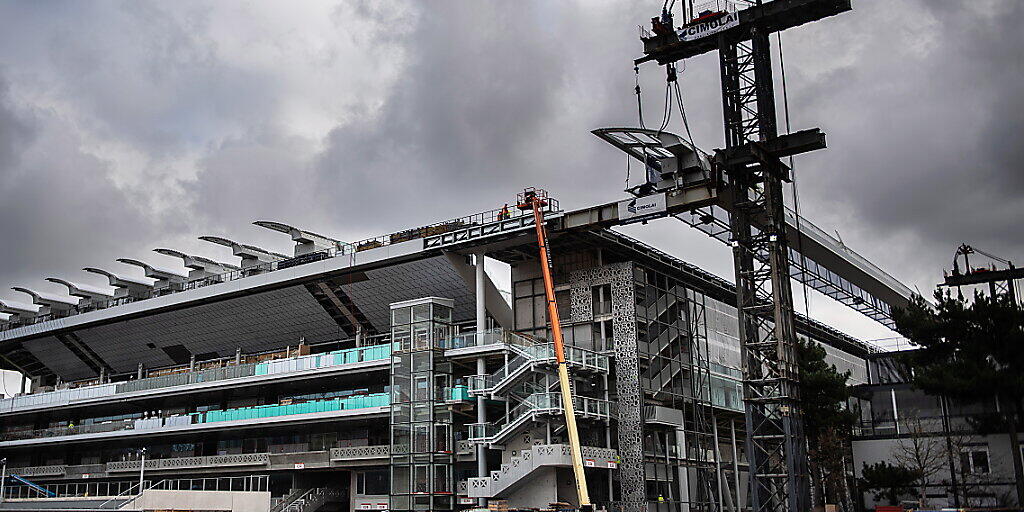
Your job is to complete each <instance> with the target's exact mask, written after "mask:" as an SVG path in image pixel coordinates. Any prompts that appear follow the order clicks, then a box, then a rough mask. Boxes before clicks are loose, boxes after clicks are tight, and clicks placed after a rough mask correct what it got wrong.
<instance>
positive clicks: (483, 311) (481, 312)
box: [475, 252, 487, 507]
mask: <svg viewBox="0 0 1024 512" xmlns="http://www.w3.org/2000/svg"><path fill="white" fill-rule="evenodd" d="M475 259H476V279H475V281H476V282H475V284H476V287H475V288H476V293H475V299H476V336H477V338H476V340H477V345H480V344H482V343H483V341H484V331H486V330H487V303H486V300H485V298H484V282H485V280H486V278H487V276H486V274H485V273H484V259H485V257H484V253H483V252H478V253H476V258H475ZM476 373H477V375H484V374H485V373H487V360H486V359H485V358H483V357H480V358H478V359H477V360H476ZM476 422H477V423H487V404H486V403H485V401H484V397H483V395H480V396H477V397H476ZM476 474H477V476H478V477H486V476H487V446H486V445H484V444H478V445H477V446H476ZM477 504H478V505H480V506H481V507H483V506H486V505H487V499H486V498H480V499H479V500H478V502H477Z"/></svg>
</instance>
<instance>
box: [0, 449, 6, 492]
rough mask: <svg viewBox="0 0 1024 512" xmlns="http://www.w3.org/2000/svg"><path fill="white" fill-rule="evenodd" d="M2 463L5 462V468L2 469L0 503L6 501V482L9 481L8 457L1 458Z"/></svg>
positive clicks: (0, 462) (0, 472) (0, 475)
mask: <svg viewBox="0 0 1024 512" xmlns="http://www.w3.org/2000/svg"><path fill="white" fill-rule="evenodd" d="M0 464H3V466H4V469H3V471H0V503H3V501H4V491H5V490H6V489H4V484H6V483H7V457H4V458H2V459H0Z"/></svg>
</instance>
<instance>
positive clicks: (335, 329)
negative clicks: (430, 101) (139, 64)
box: [0, 201, 876, 510]
mask: <svg viewBox="0 0 1024 512" xmlns="http://www.w3.org/2000/svg"><path fill="white" fill-rule="evenodd" d="M548 208H549V211H548V212H547V214H548V218H549V219H552V220H551V221H550V223H549V228H551V235H552V236H551V247H552V253H553V256H552V257H553V260H552V263H553V268H554V277H555V282H556V287H555V289H556V296H557V297H558V304H559V307H560V308H561V309H562V310H563V312H562V313H561V314H560V316H562V317H563V323H564V325H565V327H564V329H565V341H566V344H567V346H568V350H567V363H568V364H569V368H570V370H571V372H572V377H573V382H574V388H575V391H576V392H575V396H576V400H577V401H578V403H577V404H576V408H577V410H578V411H579V412H578V414H577V417H578V419H579V422H580V423H579V425H580V432H581V440H582V444H583V456H584V458H585V460H586V463H587V469H586V471H587V472H588V482H589V484H590V485H589V487H590V489H589V491H590V494H591V497H592V498H593V500H594V501H595V502H596V503H598V504H599V505H600V506H605V507H611V508H614V507H620V508H622V507H625V505H626V504H628V503H630V500H639V501H638V502H644V503H650V504H657V503H659V499H661V500H664V501H663V503H669V504H671V506H672V507H680V506H683V505H684V504H686V505H687V506H689V507H691V510H692V509H694V508H699V507H707V506H709V504H710V503H718V504H722V505H727V504H729V503H731V504H732V506H737V507H739V506H742V505H743V503H744V500H745V499H746V494H747V491H746V489H745V481H746V477H745V475H746V467H745V461H744V459H743V457H742V446H740V445H736V444H735V443H734V441H733V440H734V439H742V436H743V432H744V424H743V421H742V402H741V397H742V391H741V384H740V371H739V370H738V368H739V367H740V362H739V345H738V341H737V339H736V337H735V329H736V325H735V322H736V320H735V308H734V307H733V306H732V305H731V304H732V303H733V302H734V300H735V296H734V294H735V290H734V288H733V286H732V284H731V283H729V282H727V281H726V280H723V279H721V278H718V277H715V276H713V275H711V274H709V273H707V272H704V271H702V270H701V269H699V268H697V267H695V266H693V265H690V264H688V263H685V262H684V261H682V260H680V259H679V258H676V257H673V256H671V255H669V254H666V253H664V252H662V251H659V250H657V249H655V248H653V247H650V246H648V245H646V244H643V243H641V242H639V241H637V240H634V239H631V238H629V237H627V236H624V235H622V234H621V233H617V232H615V231H612V230H609V229H606V228H604V227H602V226H601V225H599V224H597V225H595V224H589V225H586V227H585V228H582V227H579V226H580V225H579V224H577V220H578V219H580V218H582V215H583V212H585V211H588V210H578V211H575V212H565V211H563V210H561V208H560V207H559V206H558V204H557V202H555V201H552V204H551V205H550V206H549V207H548ZM589 211H593V210H589ZM607 219H608V217H607V216H606V217H603V218H599V219H598V220H599V221H600V222H605V221H606V220H607ZM533 230H534V226H533V220H532V216H530V215H523V214H522V213H521V212H519V211H503V210H501V209H498V210H492V211H488V212H483V213H480V214H476V215H471V216H467V217H463V218H460V219H453V220H449V221H444V222H439V223H436V224H431V225H428V226H422V227H418V228H412V229H407V230H403V231H400V232H397V233H393V234H390V235H386V236H382V237H376V238H373V239H369V240H364V241H361V242H357V243H341V242H336V243H335V244H334V245H331V246H328V247H326V248H323V249H320V250H319V251H313V252H302V253H301V254H298V255H297V256H294V257H292V258H285V257H283V256H282V255H273V254H272V253H270V252H269V251H265V252H260V251H262V250H259V249H257V248H253V247H251V246H249V247H245V246H242V245H241V244H236V243H234V242H232V243H231V244H232V245H231V247H232V252H233V253H236V252H244V251H250V252H246V254H252V255H253V256H254V257H257V258H264V260H266V261H262V260H261V261H260V262H259V263H254V265H256V266H259V267H260V268H261V271H260V272H258V273H246V272H245V271H246V269H247V268H250V267H247V266H246V264H244V263H243V266H241V267H235V266H233V265H229V264H221V263H218V262H217V261H215V260H210V259H206V258H200V257H195V256H190V255H186V254H184V253H181V252H178V251H169V250H161V251H159V252H161V253H162V254H166V255H171V256H174V257H178V258H182V260H183V262H184V263H185V264H186V266H188V268H190V269H191V271H190V275H189V276H188V277H187V278H186V277H184V276H181V275H178V274H176V273H173V272H169V271H163V270H159V269H157V268H155V267H152V266H151V265H149V264H147V263H143V262H141V261H137V260H120V261H122V262H123V263H127V264H129V265H133V266H136V267H140V268H142V270H143V271H144V273H145V274H146V276H147V277H148V278H150V279H156V281H155V282H154V285H153V287H152V288H146V289H144V291H146V290H148V294H142V295H140V296H132V295H127V296H125V298H124V299H123V300H121V301H120V302H117V301H109V300H108V301H106V302H103V300H102V299H103V297H101V296H99V295H97V296H91V297H89V300H91V301H94V303H95V304H103V305H105V307H97V308H96V309H88V308H85V307H83V306H82V305H81V304H71V302H70V301H71V300H72V299H67V300H65V302H66V303H68V305H69V307H70V309H69V311H68V313H69V314H68V315H66V316H62V317H55V316H53V315H52V313H51V312H45V311H43V308H44V307H45V306H41V305H37V306H27V305H22V306H20V307H19V306H18V305H13V304H6V303H4V304H3V305H2V306H0V308H2V309H0V311H3V312H4V313H8V314H11V315H12V316H11V320H12V321H11V323H9V324H8V326H6V328H5V330H4V331H2V332H0V354H2V356H0V357H2V359H0V361H2V362H3V364H4V365H5V367H6V368H11V369H18V370H20V371H22V372H24V373H25V374H26V375H28V376H30V378H31V382H32V385H31V389H29V390H26V393H25V394H23V395H20V396H16V397H12V398H7V399H4V400H0V449H2V450H3V451H4V454H5V456H7V457H8V459H9V465H10V468H11V472H13V473H14V474H16V475H19V477H20V478H23V479H25V480H26V481H28V482H30V483H31V484H32V485H35V486H39V487H40V488H42V489H44V490H46V491H47V492H52V493H54V495H55V496H53V497H49V496H48V495H47V496H44V495H43V494H40V491H38V490H36V489H35V488H34V487H32V486H31V485H28V484H19V485H12V486H8V488H7V489H6V490H5V492H6V493H7V497H8V498H9V500H8V501H10V499H14V500H22V501H15V503H28V502H37V501H39V500H55V499H57V498H61V499H72V498H76V497H75V496H72V494H75V493H76V492H78V494H81V490H82V489H88V492H90V493H92V494H93V495H95V494H96V493H99V494H118V493H121V492H124V493H126V494H127V495H129V496H135V494H137V495H138V496H135V497H133V498H132V499H134V500H143V499H155V498H153V496H156V495H157V494H156V493H154V492H153V491H156V490H159V489H162V488H167V486H178V485H180V482H181V481H184V480H186V479H189V481H194V480H195V479H197V478H206V479H224V478H229V477H230V478H248V479H249V480H246V481H248V482H251V483H252V482H254V483H252V485H250V487H249V488H251V489H255V490H253V491H244V492H255V493H263V494H260V496H264V495H265V496H266V500H267V502H268V503H269V502H271V500H273V501H275V502H277V501H279V502H282V503H286V502H290V501H294V500H297V495H305V496H309V497H313V496H317V497H318V498H316V499H317V500H322V502H330V501H337V502H341V503H342V505H343V506H344V507H348V509H351V510H358V509H365V508H366V507H371V508H377V507H381V506H383V507H388V508H389V509H391V510H412V509H422V508H423V507H428V508H430V509H432V510H445V509H461V508H468V507H472V506H477V505H478V504H479V503H480V502H481V501H483V502H484V503H486V502H487V501H489V500H508V502H509V503H510V505H515V506H532V507H545V506H547V504H548V503H550V502H555V501H569V502H572V500H574V499H575V498H574V497H573V496H574V495H573V494H572V493H571V492H566V489H564V488H562V487H561V486H559V485H556V482H557V481H559V479H563V478H569V477H571V471H570V468H569V467H570V461H571V460H570V458H569V455H568V445H566V444H565V443H566V442H567V441H566V437H565V433H564V428H565V426H564V421H563V420H562V418H561V417H560V414H561V413H560V411H561V406H560V402H559V400H560V399H559V397H558V394H557V393H555V392H554V391H555V389H554V388H553V386H554V383H555V382H556V379H555V373H554V369H555V367H554V366H553V362H554V357H553V353H552V352H551V345H550V343H549V342H548V341H547V340H548V339H549V333H548V327H547V322H546V317H545V314H544V298H543V290H542V287H541V286H540V284H539V278H540V272H539V267H538V262H537V260H536V252H535V251H536V249H535V248H536V239H535V238H534V235H533ZM295 232H296V233H299V234H298V235H296V236H293V238H296V241H297V242H299V243H300V244H306V243H310V242H306V241H305V240H310V239H312V236H310V235H309V234H302V233H301V232H299V231H298V230H295ZM289 233H291V231H290V232H289ZM300 239H301V240H300ZM218 240H221V239H218ZM223 240H225V241H226V239H223ZM318 240H320V242H317V243H321V242H323V240H327V237H321V238H318ZM218 243H219V242H218ZM220 245H226V243H222V244H220ZM236 245H237V246H238V247H240V248H241V249H242V251H236V247H235V246H236ZM307 248H308V246H307ZM298 249H299V247H297V252H300V251H299V250H298ZM257 253H259V255H257ZM484 259H494V260H497V261H500V262H503V263H504V264H506V265H507V266H508V267H507V268H509V272H510V275H509V279H510V281H511V283H512V290H511V300H510V301H507V300H506V299H505V298H504V297H503V296H502V294H501V292H500V291H499V290H498V288H497V287H496V286H495V285H494V283H493V282H491V280H490V278H489V277H488V275H487V273H485V272H484V271H483V266H482V262H483V261H484ZM215 270H217V271H220V272H215ZM111 276H113V274H111ZM115 277H116V276H115ZM115 277H111V281H110V282H111V284H112V285H114V286H118V284H120V285H123V286H128V284H129V282H130V280H129V279H124V280H123V281H121V280H118V281H115ZM122 278H123V276H122ZM118 279H121V278H118ZM131 279H135V280H139V281H141V280H142V278H141V277H139V278H131ZM478 284H479V286H478ZM172 285H177V286H176V287H172ZM66 286H67V285H66ZM68 288H69V292H71V291H74V290H73V289H72V288H71V287H68ZM78 289H79V290H82V289H81V287H78ZM161 290H163V291H161ZM51 299H52V298H51ZM75 299H76V300H77V299H83V300H84V298H82V297H79V296H76V297H75ZM40 300H43V298H42V296H40ZM71 306H74V307H71ZM424 308H425V309H424ZM36 313H40V314H42V315H46V316H45V317H38V316H36V317H34V316H33V315H34V314H36ZM797 328H798V330H799V332H800V335H801V336H802V337H806V338H810V339H814V340H817V341H819V342H821V343H823V344H824V345H825V346H826V349H827V351H828V357H829V359H830V361H832V362H834V363H836V364H838V365H839V366H840V367H841V368H844V369H850V370H851V371H852V372H853V375H854V378H855V379H858V381H859V382H866V381H867V373H866V372H867V370H866V365H865V363H864V357H866V356H868V355H869V354H871V353H874V352H875V351H876V349H874V347H872V346H871V345H869V344H866V343H864V342H861V341H860V340H857V339H855V338H852V337H850V336H847V335H844V334H842V333H841V332H839V331H837V330H835V329H832V328H830V327H828V326H826V325H823V324H821V323H819V322H816V321H813V320H810V319H807V318H803V317H800V318H798V321H797ZM426 354H430V361H432V362H431V363H430V364H431V365H433V366H432V367H431V368H433V369H432V370H430V372H432V373H431V374H430V378H429V379H426V380H424V381H423V382H425V383H432V384H429V385H427V387H426V388H425V389H431V390H432V391H430V392H429V393H430V394H429V395H419V394H418V393H420V392H421V391H417V390H418V389H421V388H420V387H419V386H420V385H419V384H417V382H418V380H417V379H419V378H420V376H421V374H420V373H419V372H420V370H416V368H419V366H416V365H419V364H421V363H419V362H417V361H421V359H420V358H421V357H425V355H426ZM410 365H411V366H410ZM418 397H426V398H418ZM422 404H429V407H425V406H423V407H421V406H422ZM415 411H421V412H415ZM426 411H432V412H430V413H429V415H428V416H421V414H427V412H426ZM383 425H387V427H388V428H386V429H385V428H383V427H382V426H383ZM737 436H738V437H737ZM740 444H742V443H740ZM713 446H719V447H722V448H723V449H727V450H730V451H732V450H736V453H737V454H738V457H737V458H735V459H734V460H733V461H732V462H729V463H727V464H721V467H720V470H721V471H720V472H719V473H717V474H716V473H715V472H709V471H707V468H708V467H709V466H708V463H709V460H708V459H707V458H706V454H708V453H710V452H709V451H708V450H710V447H713ZM42 447H46V448H47V449H46V450H39V448H42ZM143 448H145V450H146V451H145V453H146V462H145V467H146V470H145V475H146V477H149V479H148V480H147V481H146V483H145V484H144V486H143V487H144V488H143V491H142V492H141V493H140V492H138V491H139V490H138V488H137V487H136V488H135V490H134V491H130V490H126V489H128V488H129V487H131V486H132V485H134V484H133V483H132V482H133V481H134V482H135V483H136V484H137V480H138V477H139V470H140V467H141V455H140V454H141V453H142V452H141V451H140V450H142V449H143ZM698 454H704V455H698ZM423 461H429V462H423ZM424 471H426V473H423V472H424ZM208 481H211V482H212V481H214V480H208ZM211 485H212V484H211ZM76 489H77V490H78V491H75V490H76ZM293 491H294V492H293ZM190 492H191V491H190ZM195 492H205V491H195ZM133 493H135V494H133ZM112 497H113V496H108V497H105V498H103V499H104V500H106V499H110V498H112ZM76 499H81V496H78V497H77V498H76ZM122 499H123V496H122ZM260 499H263V498H260ZM26 506H27V505H26ZM666 506H667V505H666ZM4 507H5V508H10V507H11V504H10V503H8V504H6V505H5V506H4Z"/></svg>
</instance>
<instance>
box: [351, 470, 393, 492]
mask: <svg viewBox="0 0 1024 512" xmlns="http://www.w3.org/2000/svg"><path fill="white" fill-rule="evenodd" d="M356 494H362V495H364V496H365V495H382V494H388V470H386V469H382V470H378V471H360V472H358V473H356Z"/></svg>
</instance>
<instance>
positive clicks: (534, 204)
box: [517, 188, 593, 511]
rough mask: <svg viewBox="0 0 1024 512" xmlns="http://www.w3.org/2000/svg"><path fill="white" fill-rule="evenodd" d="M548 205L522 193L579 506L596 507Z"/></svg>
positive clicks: (540, 196)
mask: <svg viewBox="0 0 1024 512" xmlns="http://www.w3.org/2000/svg"><path fill="white" fill-rule="evenodd" d="M547 205H548V193H547V192H546V191H544V190H541V189H536V188H528V189H526V190H524V191H523V193H522V194H519V201H518V205H517V206H518V207H519V209H520V210H524V211H525V210H533V221H534V225H535V226H536V229H537V247H538V249H539V250H540V268H541V272H542V273H543V274H544V294H545V296H546V297H547V301H548V319H549V320H551V337H552V338H553V341H554V344H555V359H556V360H557V361H558V383H559V387H560V388H561V391H562V408H563V409H564V410H565V428H566V430H567V431H568V432H569V450H570V452H571V455H572V472H573V475H574V476H575V477H576V494H577V495H578V496H579V501H580V510H584V511H589V510H593V507H592V506H591V504H590V494H589V493H588V492H587V477H586V475H585V474H584V472H583V454H582V451H581V450H580V434H579V431H578V430H576V408H575V403H574V401H573V396H572V389H571V388H570V386H569V368H568V366H567V365H566V363H565V344H564V343H563V342H562V324H561V322H560V321H559V319H558V305H557V304H556V303H555V285H554V281H553V280H552V279H551V253H550V252H548V233H547V229H546V228H545V227H544V209H543V208H544V207H545V206H547Z"/></svg>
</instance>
